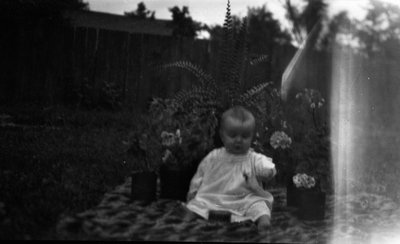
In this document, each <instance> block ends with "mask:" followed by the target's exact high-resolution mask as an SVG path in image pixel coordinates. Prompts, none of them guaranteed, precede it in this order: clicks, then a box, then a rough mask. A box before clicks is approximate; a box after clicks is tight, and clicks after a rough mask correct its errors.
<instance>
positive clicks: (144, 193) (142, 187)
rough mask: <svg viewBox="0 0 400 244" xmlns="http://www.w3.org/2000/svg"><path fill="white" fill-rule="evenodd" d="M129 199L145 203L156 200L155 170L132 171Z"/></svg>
mask: <svg viewBox="0 0 400 244" xmlns="http://www.w3.org/2000/svg"><path fill="white" fill-rule="evenodd" d="M131 177H132V186H131V199H132V200H133V201H142V202H144V203H146V204H148V203H150V202H152V201H154V200H156V191H157V174H156V173H155V172H133V173H132V175H131Z"/></svg>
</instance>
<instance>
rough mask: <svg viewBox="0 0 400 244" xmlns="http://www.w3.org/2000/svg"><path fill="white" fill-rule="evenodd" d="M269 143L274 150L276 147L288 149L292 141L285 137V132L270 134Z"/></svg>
mask: <svg viewBox="0 0 400 244" xmlns="http://www.w3.org/2000/svg"><path fill="white" fill-rule="evenodd" d="M269 143H270V145H271V146H272V147H273V148H274V149H277V148H278V147H280V148H282V149H285V148H289V147H290V144H292V139H291V138H290V137H289V136H288V135H286V133H285V132H283V131H276V132H274V133H273V134H272V136H271V138H270V141H269Z"/></svg>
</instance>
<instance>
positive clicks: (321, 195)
mask: <svg viewBox="0 0 400 244" xmlns="http://www.w3.org/2000/svg"><path fill="white" fill-rule="evenodd" d="M325 201H326V194H325V192H322V191H300V194H299V195H298V217H299V218H300V219H303V220H322V219H324V218H325Z"/></svg>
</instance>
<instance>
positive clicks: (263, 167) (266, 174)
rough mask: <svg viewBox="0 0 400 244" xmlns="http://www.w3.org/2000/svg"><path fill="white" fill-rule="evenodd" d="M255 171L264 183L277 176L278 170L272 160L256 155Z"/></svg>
mask: <svg viewBox="0 0 400 244" xmlns="http://www.w3.org/2000/svg"><path fill="white" fill-rule="evenodd" d="M254 169H255V173H256V175H257V176H258V177H260V178H261V179H262V180H263V181H268V180H270V179H272V178H273V177H274V176H275V175H276V168H275V164H274V163H273V162H272V158H269V157H266V156H265V155H262V154H259V153H257V154H256V160H255V161H254Z"/></svg>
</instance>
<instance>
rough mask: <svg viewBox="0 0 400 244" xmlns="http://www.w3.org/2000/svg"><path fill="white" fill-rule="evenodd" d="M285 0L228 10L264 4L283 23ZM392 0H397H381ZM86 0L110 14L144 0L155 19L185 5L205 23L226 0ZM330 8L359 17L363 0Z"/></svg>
mask: <svg viewBox="0 0 400 244" xmlns="http://www.w3.org/2000/svg"><path fill="white" fill-rule="evenodd" d="M284 1H285V0H251V1H250V0H231V13H232V14H235V15H239V16H241V17H243V16H245V15H246V13H247V8H248V7H261V6H263V5H266V7H267V9H268V10H270V11H271V12H272V13H273V14H274V17H275V18H276V19H279V20H280V21H281V23H282V24H283V25H284V26H285V25H286V24H287V21H286V19H285V17H284V16H285V11H284V9H283V7H282V5H283V2H284ZM385 1H392V2H396V1H398V0H385ZM85 2H88V3H89V7H90V9H91V10H93V11H99V12H107V13H113V14H121V15H122V14H124V12H129V11H133V10H136V8H137V4H138V3H139V2H144V4H145V5H146V8H147V9H149V10H151V11H155V17H156V18H157V19H171V12H169V11H168V9H169V8H171V7H174V6H178V7H179V8H182V7H183V6H188V7H189V13H190V16H191V17H192V18H193V19H194V20H195V21H200V22H202V23H205V24H208V25H216V24H219V25H222V24H223V22H224V18H225V10H226V4H227V0H85ZM292 2H293V3H296V2H297V3H301V2H302V1H301V0H292ZM327 2H328V3H329V5H330V6H331V8H330V9H329V13H330V14H334V13H337V12H339V11H341V10H347V11H349V13H351V15H352V16H354V17H356V18H358V17H362V16H363V14H364V13H365V11H363V7H362V6H363V3H364V6H365V3H366V2H367V1H366V0H328V1H327Z"/></svg>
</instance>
